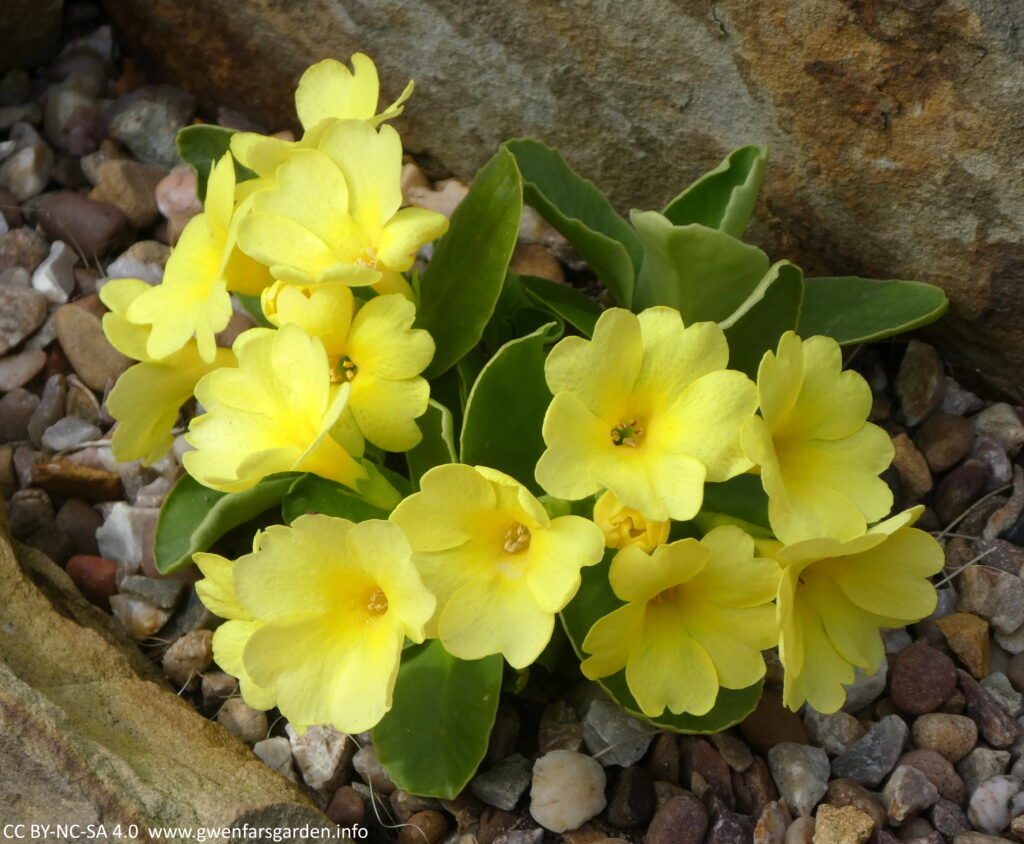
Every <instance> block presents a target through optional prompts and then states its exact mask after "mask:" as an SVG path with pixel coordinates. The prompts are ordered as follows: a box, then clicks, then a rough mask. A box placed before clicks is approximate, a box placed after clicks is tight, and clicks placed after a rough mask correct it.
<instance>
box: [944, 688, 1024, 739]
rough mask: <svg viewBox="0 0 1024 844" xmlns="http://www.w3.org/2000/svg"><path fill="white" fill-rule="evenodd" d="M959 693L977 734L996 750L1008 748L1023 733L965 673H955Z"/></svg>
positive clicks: (1007, 714)
mask: <svg viewBox="0 0 1024 844" xmlns="http://www.w3.org/2000/svg"><path fill="white" fill-rule="evenodd" d="M957 676H958V678H959V684H960V691H962V692H963V693H964V697H966V698H967V714H968V715H969V716H970V717H971V718H973V719H974V721H975V723H976V724H977V725H978V732H979V733H981V735H982V737H983V738H984V739H985V741H987V742H988V743H989V744H990V745H992V746H993V747H996V748H1003V747H1009V746H1010V745H1012V744H1013V743H1014V742H1015V741H1017V739H1019V738H1020V737H1021V734H1022V733H1024V728H1022V727H1021V725H1020V724H1019V723H1017V720H1016V719H1015V718H1012V717H1011V716H1010V714H1009V713H1008V712H1007V711H1006V710H1005V709H1003V707H1002V706H1000V705H999V704H998V703H997V702H996V700H995V699H994V698H993V697H992V695H990V694H989V693H988V692H987V691H985V690H984V689H983V688H982V687H981V686H980V685H978V683H977V681H975V680H974V678H973V677H971V676H970V675H969V674H968V673H967V672H966V671H962V670H959V671H957Z"/></svg>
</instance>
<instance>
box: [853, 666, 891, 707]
mask: <svg viewBox="0 0 1024 844" xmlns="http://www.w3.org/2000/svg"><path fill="white" fill-rule="evenodd" d="M888 674H889V664H888V663H887V662H886V661H885V660H884V659H883V660H882V663H881V665H879V666H878V669H877V670H876V671H875V673H874V674H865V673H864V672H863V671H861V669H859V668H854V670H853V676H854V680H853V682H852V683H850V685H848V686H845V687H844V688H845V689H846V702H845V703H844V704H843V711H844V712H860V711H861V710H863V709H867V708H868V707H869V706H871V704H873V703H874V702H875V701H876V700H878V699H879V698H880V697H881V696H882V693H883V692H884V691H885V681H886V678H887V677H888Z"/></svg>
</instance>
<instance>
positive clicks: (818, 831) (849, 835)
mask: <svg viewBox="0 0 1024 844" xmlns="http://www.w3.org/2000/svg"><path fill="white" fill-rule="evenodd" d="M873 829H874V822H873V821H872V820H871V818H870V816H868V815H866V814H864V813H863V812H862V811H860V809H857V808H855V807H853V806H830V805H828V803H823V804H822V805H821V806H819V807H818V813H817V815H816V820H815V824H814V839H813V840H814V844H860V842H863V841H867V840H868V838H869V837H870V836H871V832H872V830H873Z"/></svg>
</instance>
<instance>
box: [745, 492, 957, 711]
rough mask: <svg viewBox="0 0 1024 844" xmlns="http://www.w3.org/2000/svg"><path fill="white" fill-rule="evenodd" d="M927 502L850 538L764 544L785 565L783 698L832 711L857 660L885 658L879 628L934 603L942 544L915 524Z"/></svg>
mask: <svg viewBox="0 0 1024 844" xmlns="http://www.w3.org/2000/svg"><path fill="white" fill-rule="evenodd" d="M923 510H924V508H923V507H915V508H913V509H911V510H906V511H904V512H903V513H900V514H899V515H896V516H893V517H892V518H891V519H887V520H886V521H884V522H881V523H879V524H877V525H875V526H874V527H872V528H871V529H869V530H868V531H867V532H866V533H863V534H862V535H860V536H858V537H854V538H853V539H848V540H846V541H841V540H838V539H807V540H803V541H801V542H796V543H794V544H791V545H786V546H782V545H781V544H780V543H778V542H774V541H772V540H766V541H763V544H762V546H761V548H762V551H763V552H766V553H770V554H771V555H772V556H774V557H775V559H777V560H778V561H779V563H780V564H781V565H782V580H781V582H780V585H779V595H778V617H779V624H780V637H779V657H780V659H781V660H782V664H783V666H784V667H785V669H786V672H785V686H784V689H783V700H784V702H785V704H786V706H788V707H789V708H790V709H793V710H796V709H798V708H799V707H800V706H801V705H802V704H803V703H804V701H806V702H807V703H809V704H810V705H811V706H812V707H814V708H815V709H816V710H818V711H819V712H826V713H828V712H835V711H836V710H837V709H839V708H840V707H841V706H842V705H843V702H844V701H845V699H846V692H845V690H844V689H843V686H844V685H846V684H849V683H852V682H853V678H854V674H853V666H858V667H859V668H862V669H863V670H864V671H865V672H866V673H868V674H873V673H874V672H875V671H877V670H878V666H879V665H880V664H881V662H882V660H883V659H885V647H884V646H883V644H882V637H881V635H880V634H879V628H881V627H903V626H905V625H907V624H912V623H914V622H916V621H920V620H921V619H922V618H924V617H925V616H927V615H929V614H930V613H931V612H932V611H933V610H934V609H935V603H936V597H935V588H934V587H933V586H932V584H931V583H930V582H929V581H928V580H927V578H928V577H930V576H931V575H933V574H937V573H938V572H939V571H941V570H942V566H943V563H944V558H943V553H942V549H941V548H940V547H939V544H938V542H936V541H935V539H933V538H932V537H931V536H930V535H929V534H927V533H925V532H924V531H922V530H917V529H916V528H911V527H910V525H912V524H913V523H914V522H915V521H916V520H917V518H918V517H919V516H920V515H921V513H922V512H923Z"/></svg>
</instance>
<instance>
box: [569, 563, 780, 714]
mask: <svg viewBox="0 0 1024 844" xmlns="http://www.w3.org/2000/svg"><path fill="white" fill-rule="evenodd" d="M615 554H616V551H615V549H609V550H608V552H607V553H606V554H605V557H604V559H603V560H602V561H601V562H600V563H598V564H597V565H596V566H587V567H585V568H584V569H583V570H582V575H583V582H582V583H581V585H580V589H579V592H577V593H576V597H575V598H573V599H572V601H571V602H570V603H569V605H568V606H567V607H566V608H565V609H564V610H562V612H561V613H560V617H561V619H562V625H563V627H565V632H566V633H568V634H569V641H571V642H572V646H573V649H574V650H575V651H576V655H577V656H578V657H579V658H580V659H581V660H582V659H584V658H585V657H586V656H587V654H586V653H585V652H584V651H583V640H584V639H585V638H586V636H587V633H588V632H589V631H590V628H591V627H592V626H593V625H594V622H595V621H597V620H598V619H599V618H602V617H603V616H606V615H608V613H610V612H612V611H614V610H616V609H618V608H619V607H621V606H622V605H623V602H622V601H620V600H619V599H618V598H617V597H616V596H615V593H614V592H613V591H612V587H611V585H610V584H609V582H608V571H609V568H610V567H611V561H612V558H613V557H614V556H615ZM598 682H599V683H600V684H601V686H602V687H603V688H604V689H605V691H607V692H608V694H610V695H611V696H612V699H613V700H614V701H615V702H616V703H618V704H619V706H621V707H622V708H623V709H625V710H626V711H627V712H629V713H631V714H633V715H636V716H637V717H638V718H643V719H644V720H645V721H648V722H649V723H651V724H653V725H654V726H656V727H660V728H662V729H666V730H674V731H675V732H677V733H717V732H721V731H722V730H724V729H727V728H728V727H731V726H733V725H734V724H738V723H739V722H740V721H742V720H743V719H744V718H746V717H747V715H749V714H750V713H751V712H753V711H754V708H755V707H756V706H757V702H758V700H760V698H761V687H762V686H763V685H764V682H763V681H759V682H758V683H755V684H754V685H753V686H748V687H747V688H745V689H719V690H718V698H717V700H716V701H715V705H714V707H713V708H712V710H711V711H710V712H708V713H707V714H706V715H673V714H672V713H671V712H669V711H668V710H665V712H664V713H663V714H661V715H659V716H658V717H657V718H648V717H647V716H646V715H644V714H643V712H642V711H641V710H640V704H638V703H637V702H636V699H635V698H634V697H633V695H632V694H631V693H630V691H629V687H628V686H627V685H626V672H625V670H623V671H619V672H618V673H616V674H613V675H612V676H610V677H604V678H602V679H601V680H599V681H598Z"/></svg>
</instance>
